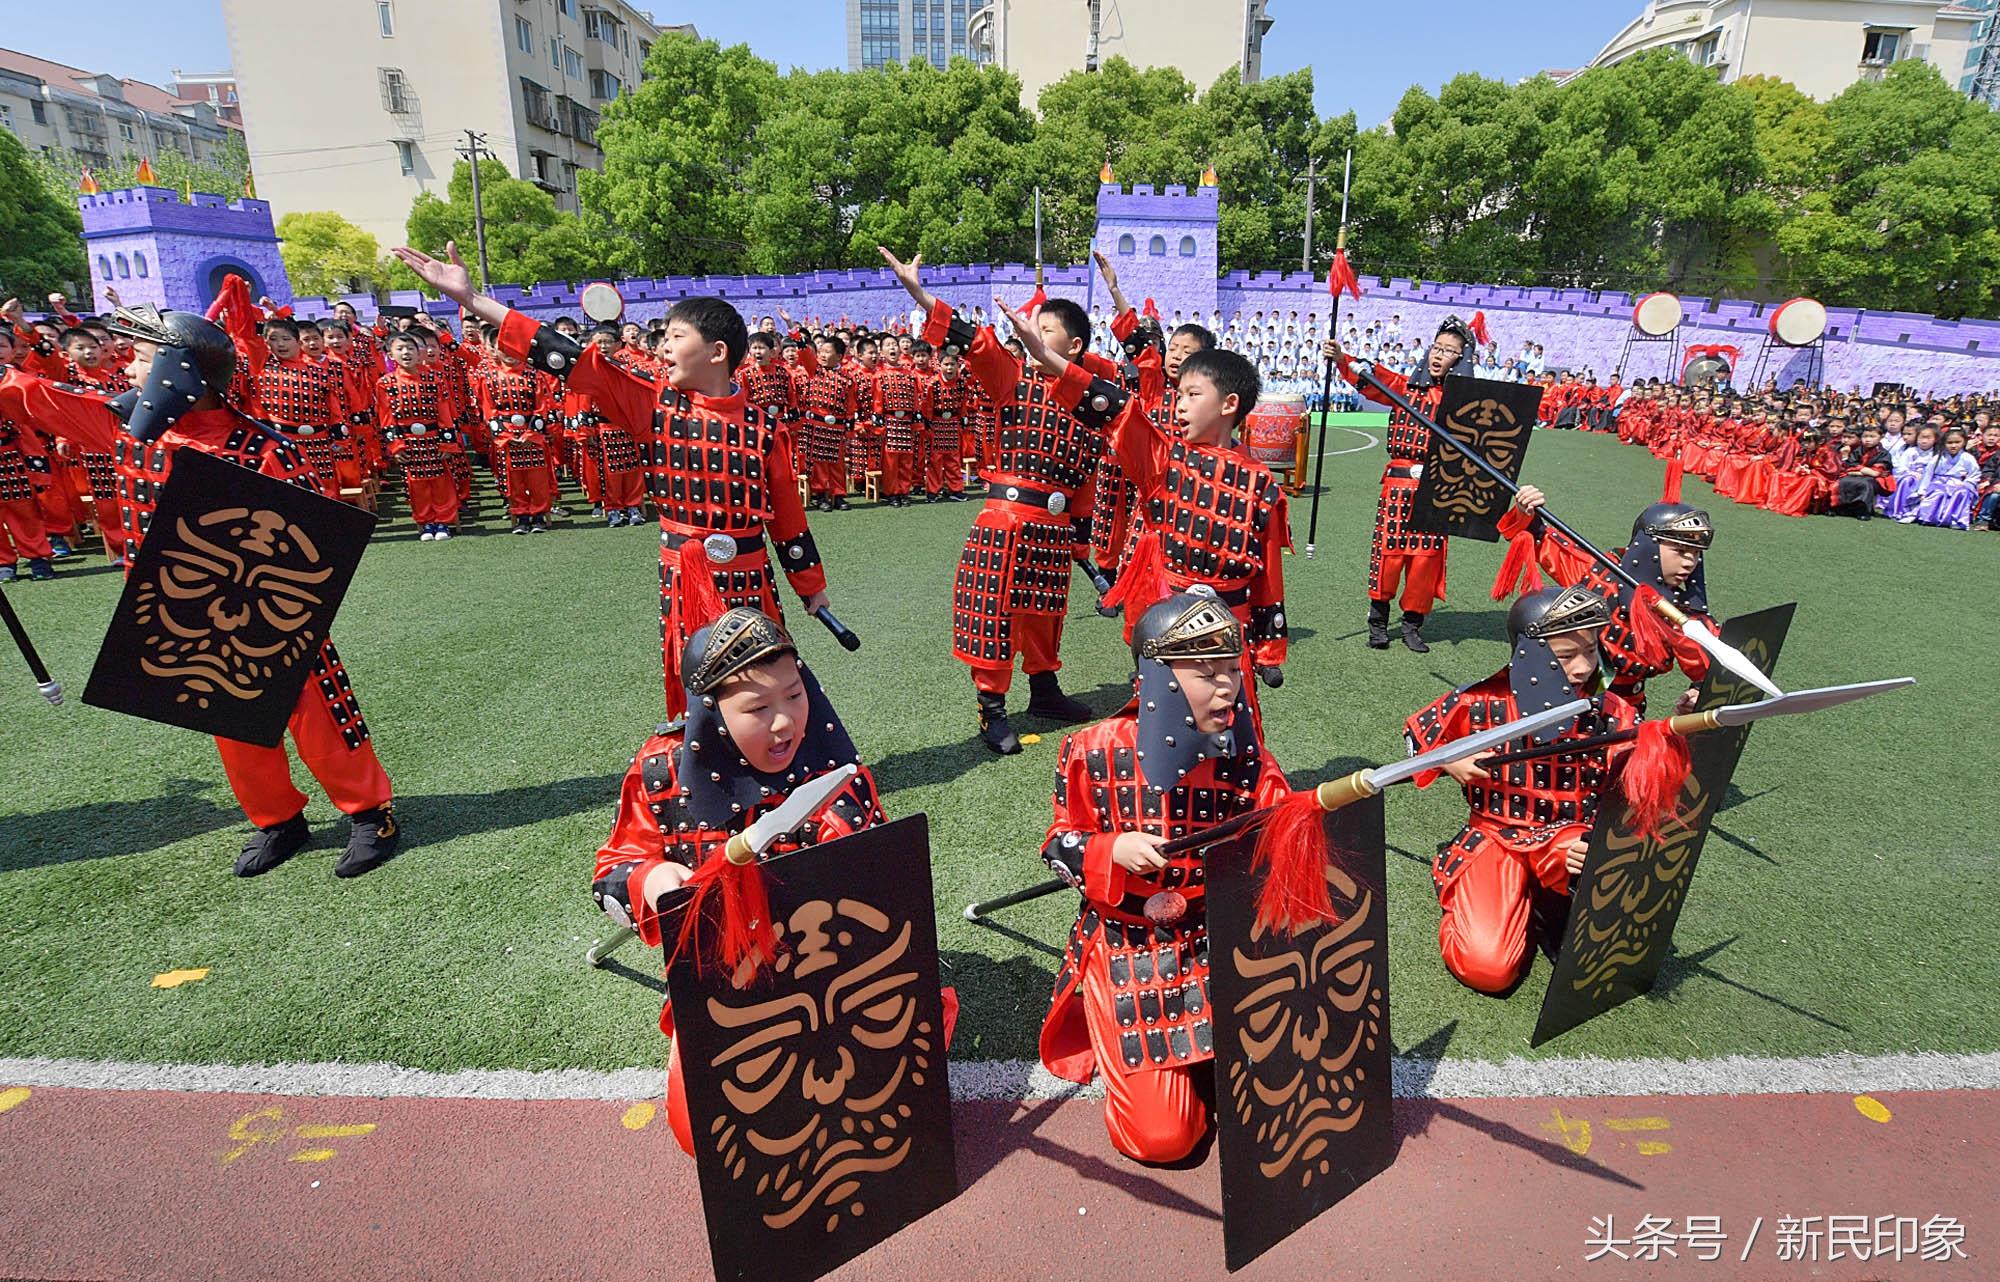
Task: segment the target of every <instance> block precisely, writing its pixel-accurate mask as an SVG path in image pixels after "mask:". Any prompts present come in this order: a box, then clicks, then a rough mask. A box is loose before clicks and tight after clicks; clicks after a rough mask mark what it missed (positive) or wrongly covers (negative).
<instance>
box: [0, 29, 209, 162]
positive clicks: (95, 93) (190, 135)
mask: <svg viewBox="0 0 2000 1282" xmlns="http://www.w3.org/2000/svg"><path fill="white" fill-rule="evenodd" d="M0 128H6V129H9V130H12V131H13V133H14V136H15V137H17V138H19V139H20V140H21V143H22V145H23V146H25V147H27V149H28V150H29V151H31V152H35V153H37V154H40V155H43V156H47V157H50V158H51V159H53V158H56V157H58V156H63V155H67V156H70V157H74V158H75V160H76V161H77V162H78V163H80V164H83V165H88V166H93V167H96V168H109V167H110V166H111V165H112V163H113V162H115V161H122V160H126V159H132V160H138V159H140V158H144V159H147V160H158V159H159V158H160V157H161V156H162V155H164V154H166V153H169V152H178V153H179V154H181V155H183V156H186V157H188V158H189V159H190V160H213V159H215V158H216V156H217V155H218V154H219V153H221V152H222V151H223V150H224V149H225V148H227V147H228V146H229V143H230V139H231V138H232V137H235V136H240V135H241V134H242V128H241V126H240V125H239V124H237V123H235V122H233V121H230V120H229V119H227V118H225V117H224V116H222V114H221V113H220V112H218V111H217V110H215V109H214V108H213V107H211V106H209V105H208V104H207V103H197V102H185V101H182V100H181V98H180V96H179V95H178V94H174V93H169V92H167V91H166V90H165V89H162V88H160V87H159V86H158V85H150V84H147V83H146V82H145V81H143V80H121V79H119V78H118V77H117V76H113V75H107V74H103V73H101V72H95V71H82V70H79V69H78V68H76V67H71V66H66V65H64V64H63V63H60V62H50V61H49V60H48V59H46V58H37V57H35V56H34V55H32V54H25V53H17V52H15V51H14V50H12V49H0Z"/></svg>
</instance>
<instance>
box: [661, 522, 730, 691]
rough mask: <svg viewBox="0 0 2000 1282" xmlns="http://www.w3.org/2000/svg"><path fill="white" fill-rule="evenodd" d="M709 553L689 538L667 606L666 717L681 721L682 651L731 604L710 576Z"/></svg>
mask: <svg viewBox="0 0 2000 1282" xmlns="http://www.w3.org/2000/svg"><path fill="white" fill-rule="evenodd" d="M708 565H709V562H708V553H707V552H706V551H705V550H704V549H703V547H702V543H701V540H700V539H698V538H690V539H688V540H687V542H685V543H683V544H681V549H680V564H679V565H678V566H676V567H675V572H674V599H673V600H672V601H671V602H669V603H668V605H667V644H666V648H665V658H666V666H667V715H668V716H669V717H670V718H671V717H678V716H680V715H681V714H682V713H684V712H686V711H687V692H686V689H685V688H684V685H683V678H682V676H681V649H682V647H683V646H685V645H686V644H687V639H688V638H689V637H691V636H693V635H694V634H695V633H696V632H698V631H700V630H701V629H702V628H705V627H707V626H708V625H709V624H711V623H714V622H715V621H716V620H717V619H719V618H721V617H722V614H723V611H725V610H727V609H728V608H729V603H728V602H726V601H724V600H723V599H722V594H721V593H720V592H718V591H716V590H715V576H714V575H712V574H710V573H709V572H708Z"/></svg>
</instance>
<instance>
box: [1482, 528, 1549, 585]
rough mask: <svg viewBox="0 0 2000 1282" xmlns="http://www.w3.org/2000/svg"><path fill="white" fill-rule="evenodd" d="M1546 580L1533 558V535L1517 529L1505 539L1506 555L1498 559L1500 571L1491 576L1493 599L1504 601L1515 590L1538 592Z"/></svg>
mask: <svg viewBox="0 0 2000 1282" xmlns="http://www.w3.org/2000/svg"><path fill="white" fill-rule="evenodd" d="M1547 582H1548V581H1547V580H1546V579H1544V578H1542V567H1541V566H1540V564H1538V563H1537V562H1536V560H1535V536H1534V535H1533V534H1530V533H1529V532H1528V531H1527V530H1521V531H1518V532H1517V533H1516V534H1515V535H1514V536H1513V537H1512V538H1510V539H1508V540H1507V555H1506V556H1504V557H1502V558H1501V560H1500V573H1499V574H1497V575H1495V576H1494V577H1493V599H1494V600H1495V601H1505V600H1506V599H1507V598H1508V597H1510V596H1512V595H1513V594H1514V593H1515V591H1516V590H1519V591H1522V592H1539V591H1541V590H1542V588H1543V587H1544V586H1546V585H1547Z"/></svg>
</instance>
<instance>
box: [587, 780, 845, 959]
mask: <svg viewBox="0 0 2000 1282" xmlns="http://www.w3.org/2000/svg"><path fill="white" fill-rule="evenodd" d="M860 773H861V767H860V766H857V765H855V764H854V763H852V762H849V763H848V764H847V765H844V766H842V767H840V769H838V770H830V771H828V772H827V773H826V774H823V775H818V776H815V777H814V778H811V779H808V780H806V781H805V782H804V783H802V784H800V785H799V786H798V787H796V788H794V789H792V791H791V795H790V796H788V797H786V798H785V799H784V800H783V801H781V802H779V803H778V804H777V805H775V806H773V807H771V809H769V810H767V811H765V812H764V813H763V814H762V815H760V816H758V817H757V819H756V820H755V821H753V822H752V823H751V825H750V826H749V827H748V828H745V829H744V830H743V831H742V832H739V833H737V834H736V835H735V836H733V837H731V838H730V839H729V841H728V843H727V844H726V845H724V846H723V848H722V854H721V856H720V857H721V858H723V859H727V860H728V861H729V862H730V863H732V864H736V865H737V866H739V867H741V866H744V865H747V864H753V863H755V862H757V860H758V859H760V858H762V857H763V855H764V852H765V851H767V850H769V849H770V848H771V846H772V845H773V844H774V843H775V842H776V841H777V840H778V838H780V837H783V836H785V835H787V834H789V833H792V832H796V831H797V830H798V829H799V826H800V825H802V824H804V823H806V822H808V821H809V820H811V819H813V818H814V817H815V816H817V815H818V814H819V812H820V811H822V810H824V809H826V808H827V806H828V805H830V804H831V803H832V801H833V798H834V796H835V794H837V793H839V791H840V790H841V789H842V788H845V787H846V786H847V784H848V781H849V780H851V779H853V778H854V776H855V775H857V774H860ZM690 895H691V892H690V891H688V890H687V888H686V887H678V888H676V889H674V890H670V891H668V892H667V893H666V894H664V895H661V896H660V900H659V905H658V911H659V914H660V915H661V916H663V917H664V916H665V915H666V914H667V913H669V912H673V911H675V910H677V909H679V908H680V907H681V906H682V905H683V904H685V903H686V902H687V900H688V899H689V897H690ZM637 933H638V932H637V931H636V930H634V929H632V928H631V927H630V926H623V927H620V928H619V929H618V930H617V931H615V932H614V933H613V934H611V935H610V936H609V937H608V938H605V939H600V940H598V941H597V942H596V943H594V944H592V945H591V946H590V951H588V952H586V953H585V954H584V955H583V959H584V961H586V962H588V963H590V964H591V965H592V966H602V965H603V964H604V961H605V959H606V958H607V957H609V956H611V954H612V953H613V952H616V951H617V950H618V949H620V948H622V947H624V945H625V943H626V942H627V941H628V940H630V939H631V938H632V937H633V936H634V935H636V934H637Z"/></svg>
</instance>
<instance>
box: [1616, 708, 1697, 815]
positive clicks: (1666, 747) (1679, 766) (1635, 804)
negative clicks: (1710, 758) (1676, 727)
mask: <svg viewBox="0 0 2000 1282" xmlns="http://www.w3.org/2000/svg"><path fill="white" fill-rule="evenodd" d="M1688 768H1689V756H1688V744H1687V740H1686V739H1683V738H1682V737H1681V736H1679V735H1677V734H1675V733H1674V732H1673V731H1671V730H1669V729H1667V723H1666V722H1665V721H1641V722H1640V723H1639V740H1638V742H1637V743H1635V744H1634V745H1633V746H1632V754H1631V755H1630V756H1629V757H1627V758H1626V759H1625V774H1624V777H1623V782H1622V787H1623V788H1624V792H1625V804H1626V806H1627V807H1629V808H1630V809H1631V811H1632V822H1633V824H1634V825H1635V826H1636V827H1637V828H1638V830H1639V834H1640V835H1641V836H1644V837H1657V836H1658V835H1659V833H1660V825H1661V824H1662V823H1664V822H1665V821H1667V820H1668V819H1678V818H1680V799H1681V788H1682V786H1683V785H1685V784H1686V783H1687V777H1688Z"/></svg>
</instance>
